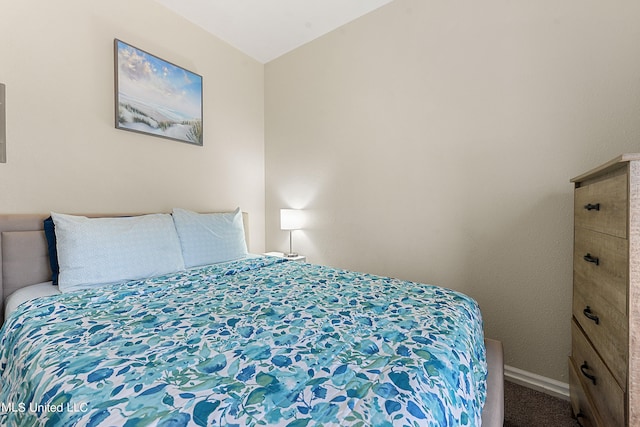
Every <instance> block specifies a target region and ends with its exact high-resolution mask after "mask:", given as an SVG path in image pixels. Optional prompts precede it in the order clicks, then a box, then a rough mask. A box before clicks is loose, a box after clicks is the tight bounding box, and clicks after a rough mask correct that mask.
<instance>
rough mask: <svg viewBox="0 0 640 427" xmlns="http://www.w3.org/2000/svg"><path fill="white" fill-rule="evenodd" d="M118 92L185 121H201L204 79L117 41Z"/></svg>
mask: <svg viewBox="0 0 640 427" xmlns="http://www.w3.org/2000/svg"><path fill="white" fill-rule="evenodd" d="M116 43H117V47H118V50H117V52H118V92H119V93H120V94H121V95H124V97H126V98H129V99H134V100H136V101H138V102H144V103H145V104H148V105H149V106H151V107H158V108H159V109H163V110H170V111H172V112H174V113H175V114H176V115H177V116H179V117H181V118H183V119H198V120H199V119H200V118H201V111H200V108H201V105H202V78H201V77H200V76H198V75H196V74H194V73H191V72H189V71H187V70H185V69H183V68H180V67H177V66H175V65H173V64H170V63H168V62H166V61H163V60H161V59H159V58H156V57H155V56H153V55H149V54H147V53H145V52H143V51H141V50H139V49H136V48H134V47H132V46H129V45H127V44H126V43H123V42H121V41H119V40H118V41H117V42H116Z"/></svg>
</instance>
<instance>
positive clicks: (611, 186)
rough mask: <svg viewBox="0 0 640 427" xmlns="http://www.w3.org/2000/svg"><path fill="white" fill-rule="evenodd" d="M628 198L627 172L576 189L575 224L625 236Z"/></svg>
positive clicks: (613, 234)
mask: <svg viewBox="0 0 640 427" xmlns="http://www.w3.org/2000/svg"><path fill="white" fill-rule="evenodd" d="M621 171H622V172H624V171H625V170H624V169H623V170H621ZM627 198H628V191H627V174H626V173H618V174H616V175H613V176H611V177H609V178H607V179H604V180H602V181H597V182H594V183H591V184H588V185H584V186H582V187H578V188H576V191H575V195H574V212H575V226H576V227H582V228H587V229H590V230H595V231H600V232H602V233H606V234H610V235H612V236H618V237H623V238H626V237H627Z"/></svg>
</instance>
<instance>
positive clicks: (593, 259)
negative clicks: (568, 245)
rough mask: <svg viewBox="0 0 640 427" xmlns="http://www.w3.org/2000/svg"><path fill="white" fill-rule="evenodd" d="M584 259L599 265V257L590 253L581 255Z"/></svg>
mask: <svg viewBox="0 0 640 427" xmlns="http://www.w3.org/2000/svg"><path fill="white" fill-rule="evenodd" d="M582 258H583V259H584V260H585V261H587V262H590V263H592V264H595V265H600V258H597V257H594V256H591V254H586V255H585V256H583V257H582Z"/></svg>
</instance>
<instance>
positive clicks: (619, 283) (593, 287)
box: [573, 227, 629, 315]
mask: <svg viewBox="0 0 640 427" xmlns="http://www.w3.org/2000/svg"><path fill="white" fill-rule="evenodd" d="M628 256H629V244H628V241H627V240H625V239H621V238H619V237H613V236H609V235H607V234H602V233H598V232H594V231H591V230H587V229H584V228H578V227H576V229H575V240H574V245H573V277H574V279H573V281H574V286H576V287H579V288H580V289H581V292H583V293H585V294H586V293H588V294H597V297H598V298H600V299H602V300H604V301H607V302H608V303H609V304H610V305H611V306H612V307H613V308H615V309H616V310H618V311H620V312H621V313H623V314H625V315H626V313H627V283H628V277H629V258H628Z"/></svg>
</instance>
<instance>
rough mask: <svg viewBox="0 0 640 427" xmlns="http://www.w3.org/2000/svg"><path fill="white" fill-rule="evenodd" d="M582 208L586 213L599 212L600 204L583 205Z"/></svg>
mask: <svg viewBox="0 0 640 427" xmlns="http://www.w3.org/2000/svg"><path fill="white" fill-rule="evenodd" d="M584 208H585V209H586V210H588V211H599V210H600V203H596V204H595V205H593V204H591V203H589V204H588V205H584Z"/></svg>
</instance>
